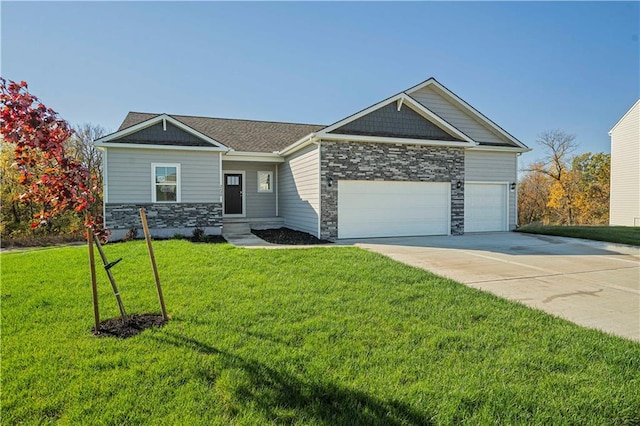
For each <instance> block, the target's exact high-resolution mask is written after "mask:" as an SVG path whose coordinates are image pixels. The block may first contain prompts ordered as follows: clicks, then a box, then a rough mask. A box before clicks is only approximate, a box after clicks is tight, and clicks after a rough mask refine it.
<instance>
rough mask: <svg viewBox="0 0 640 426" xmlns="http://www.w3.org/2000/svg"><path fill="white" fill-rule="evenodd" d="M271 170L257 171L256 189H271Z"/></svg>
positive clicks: (266, 190)
mask: <svg viewBox="0 0 640 426" xmlns="http://www.w3.org/2000/svg"><path fill="white" fill-rule="evenodd" d="M271 176H272V174H271V172H258V191H265V192H270V191H271Z"/></svg>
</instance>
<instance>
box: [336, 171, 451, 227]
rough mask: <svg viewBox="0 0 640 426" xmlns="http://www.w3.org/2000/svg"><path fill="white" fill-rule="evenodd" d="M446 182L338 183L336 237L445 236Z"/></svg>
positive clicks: (446, 215) (446, 225) (446, 221)
mask: <svg viewBox="0 0 640 426" xmlns="http://www.w3.org/2000/svg"><path fill="white" fill-rule="evenodd" d="M450 187H451V186H450V183H449V182H380V181H339V182H338V237H339V238H359V237H390V236H411V235H446V234H448V233H449V206H450Z"/></svg>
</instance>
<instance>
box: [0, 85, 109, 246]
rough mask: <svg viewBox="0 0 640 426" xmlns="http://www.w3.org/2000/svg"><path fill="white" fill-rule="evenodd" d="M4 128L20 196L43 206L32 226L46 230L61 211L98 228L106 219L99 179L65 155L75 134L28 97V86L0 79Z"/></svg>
mask: <svg viewBox="0 0 640 426" xmlns="http://www.w3.org/2000/svg"><path fill="white" fill-rule="evenodd" d="M0 106H1V108H2V110H1V111H0V126H1V132H2V137H3V139H4V140H5V141H6V142H9V143H11V144H13V146H14V148H15V163H14V165H15V167H17V168H18V170H19V171H20V184H21V185H23V186H24V188H25V191H24V192H23V193H22V194H20V195H19V196H18V198H19V199H20V200H22V201H23V202H25V203H29V202H32V203H33V204H35V205H41V206H42V209H41V210H40V212H38V213H36V214H35V216H34V218H33V219H34V221H33V223H32V225H31V226H32V228H37V227H41V226H48V225H49V224H50V223H51V220H52V219H54V218H55V217H57V216H59V215H60V214H62V213H63V212H67V211H75V212H76V213H78V214H83V215H84V218H85V226H86V227H87V228H90V227H94V228H96V229H98V230H99V231H98V232H99V233H100V234H101V236H102V237H105V236H106V231H105V230H103V229H102V218H101V217H100V215H99V214H98V213H97V212H96V211H97V210H98V208H97V206H96V205H95V203H96V199H97V197H96V196H97V195H98V194H99V191H101V188H100V187H99V185H98V180H97V178H96V176H94V175H92V174H91V173H90V172H89V170H88V169H87V168H86V167H85V166H84V165H82V164H81V163H80V162H79V161H78V160H76V159H74V158H73V157H71V156H70V155H68V153H67V152H66V151H65V142H66V141H67V140H68V139H69V137H71V135H72V134H73V130H72V129H71V127H70V126H69V123H67V122H66V121H65V120H63V119H62V118H60V116H59V115H58V113H56V112H55V111H54V110H52V109H51V108H47V107H46V106H45V105H44V104H43V103H42V102H40V100H39V99H38V98H37V97H36V96H34V95H32V94H30V93H29V91H28V88H27V83H26V82H24V81H22V82H20V83H16V82H14V81H8V82H7V80H5V79H4V78H2V77H0Z"/></svg>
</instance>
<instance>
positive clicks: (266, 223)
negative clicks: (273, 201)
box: [222, 217, 284, 235]
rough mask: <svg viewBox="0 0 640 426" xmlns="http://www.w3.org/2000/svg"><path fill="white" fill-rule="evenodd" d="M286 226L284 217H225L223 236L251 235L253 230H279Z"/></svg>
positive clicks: (223, 220)
mask: <svg viewBox="0 0 640 426" xmlns="http://www.w3.org/2000/svg"><path fill="white" fill-rule="evenodd" d="M283 226H284V218H282V217H256V218H248V217H223V218H222V234H223V235H225V234H227V235H231V234H249V233H251V230H252V229H277V228H282V227H283Z"/></svg>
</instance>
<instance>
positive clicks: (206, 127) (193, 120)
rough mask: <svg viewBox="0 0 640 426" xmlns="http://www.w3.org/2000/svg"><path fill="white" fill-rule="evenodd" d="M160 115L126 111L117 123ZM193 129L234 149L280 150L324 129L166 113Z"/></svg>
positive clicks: (132, 122)
mask: <svg viewBox="0 0 640 426" xmlns="http://www.w3.org/2000/svg"><path fill="white" fill-rule="evenodd" d="M158 115H162V114H152V113H144V112H129V113H128V114H127V116H126V117H125V119H124V121H123V122H122V124H121V125H120V128H119V129H118V131H120V130H124V129H126V128H129V127H131V126H135V125H136V124H139V123H142V122H143V121H147V120H149V119H151V118H154V117H157V116H158ZM168 115H170V116H171V117H172V118H174V119H176V120H178V121H179V122H181V123H183V124H185V125H187V126H189V127H191V128H192V129H194V130H197V131H198V132H200V133H202V134H204V135H206V136H208V137H210V138H212V139H214V140H216V141H218V142H220V143H221V144H224V145H226V146H228V147H229V148H232V149H234V150H236V151H249V152H274V151H279V150H281V149H283V148H285V147H287V146H289V145H291V144H292V143H294V142H296V141H298V140H299V139H301V138H303V137H304V136H306V135H308V134H310V133H313V132H317V131H318V130H320V129H323V128H324V127H326V126H324V125H319V124H296V123H279V122H274V121H254V120H236V119H230V118H210V117H194V116H188V115H173V114H168Z"/></svg>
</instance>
